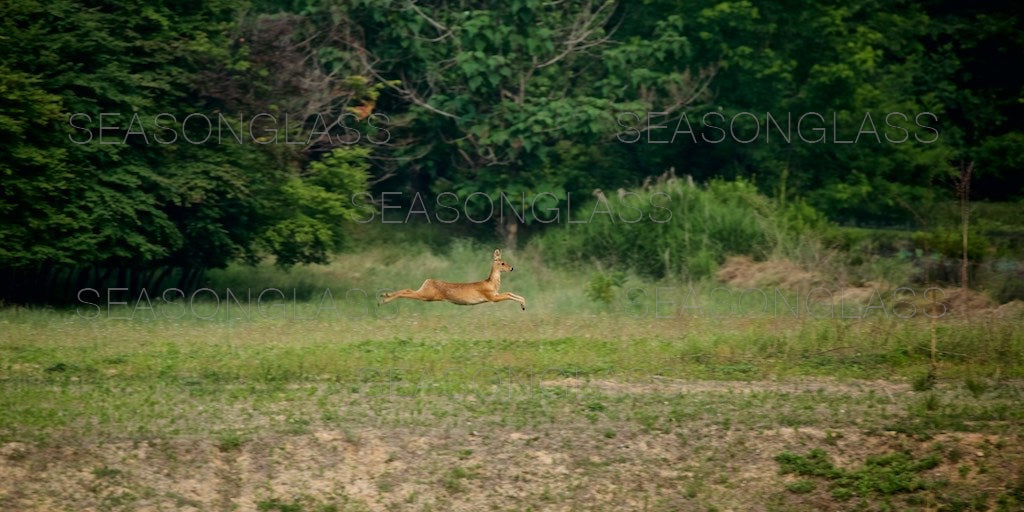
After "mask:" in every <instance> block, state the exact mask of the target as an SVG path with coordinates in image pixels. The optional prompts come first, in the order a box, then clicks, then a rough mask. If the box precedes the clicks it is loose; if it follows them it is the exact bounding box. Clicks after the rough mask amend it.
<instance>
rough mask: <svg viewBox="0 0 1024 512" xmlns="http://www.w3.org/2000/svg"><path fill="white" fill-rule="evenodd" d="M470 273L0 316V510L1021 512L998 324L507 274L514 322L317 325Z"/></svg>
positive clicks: (545, 272)
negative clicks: (716, 300)
mask: <svg viewBox="0 0 1024 512" xmlns="http://www.w3.org/2000/svg"><path fill="white" fill-rule="evenodd" d="M458 250H461V249H458V248H456V251H458ZM474 256H475V252H474V251H472V250H470V248H466V249H465V254H463V255H461V256H460V255H459V254H456V255H455V256H452V257H449V258H440V257H435V258H430V257H423V258H419V261H417V262H411V261H407V260H404V259H402V258H401V257H395V258H393V259H389V258H390V256H388V255H387V254H380V253H375V254H373V255H372V256H366V257H365V258H364V259H360V258H353V259H349V260H343V261H341V262H339V263H336V264H335V265H332V266H330V267H323V268H318V269H308V268H307V269H296V270H295V271H293V272H292V274H290V275H289V276H286V277H287V279H286V278H285V277H281V276H279V275H278V274H277V273H276V272H278V271H276V270H273V269H270V268H267V269H257V270H255V271H253V270H251V269H250V270H246V269H244V268H234V269H229V270H228V271H226V272H223V273H221V274H219V275H214V276H213V278H212V279H214V282H213V283H211V287H212V288H213V289H215V290H216V289H222V287H224V286H230V285H235V286H234V287H235V289H236V290H237V289H242V288H241V287H240V286H241V284H243V283H244V280H243V276H244V273H245V272H252V273H253V274H252V275H250V276H249V277H248V279H249V282H250V283H252V282H260V283H266V284H264V285H263V286H265V287H268V286H280V287H282V288H286V286H285V285H287V284H288V282H287V281H288V280H291V281H292V282H295V280H296V279H298V280H299V281H303V279H305V281H303V282H304V283H305V284H303V287H304V288H303V290H305V291H304V292H303V294H304V295H305V296H307V298H306V300H297V301H296V303H295V304H292V303H291V302H290V300H289V301H285V302H278V303H277V304H278V307H277V308H270V309H267V310H266V312H267V313H266V314H260V312H259V311H257V312H256V313H255V314H250V315H249V316H248V317H246V316H245V314H243V312H242V311H243V310H234V312H230V313H229V312H227V311H226V310H225V308H224V305H223V304H221V305H220V306H219V307H217V306H216V305H215V304H213V303H210V302H209V301H205V302H202V303H199V304H198V305H196V307H195V309H194V310H189V309H187V308H186V309H184V310H181V309H174V308H175V306H164V307H163V308H161V307H158V308H157V310H156V311H155V312H151V311H148V310H140V311H136V317H135V318H134V319H129V320H123V319H115V318H109V317H108V316H107V312H106V311H105V308H103V310H102V311H101V312H100V313H99V314H98V316H97V317H95V318H90V317H91V316H93V315H96V314H97V312H96V311H95V310H94V309H91V308H89V307H82V308H80V309H79V311H78V312H76V311H75V309H73V308H72V309H64V310H53V309H23V308H13V307H7V308H4V309H0V390H2V394H0V474H2V475H4V477H3V478H0V508H2V509H4V510H204V511H205V510H265V511H293V512H294V511H327V510H338V511H342V510H373V511H376V510H417V511H419V510H424V511H425V510H466V511H470V510H473V511H476V510H510V511H511V510H652V511H653V510H666V511H668V510H683V511H689V510H695V511H704V510H720V511H725V510H735V511H748V510H778V511H782V510H950V511H953V510H1006V511H1011V510H1021V509H1022V507H1024V442H1022V441H1024V439H1022V433H1024V432H1022V426H1024V407H1022V403H1024V401H1022V398H1024V379H1022V376H1024V332H1022V330H1021V329H1020V327H1019V326H1020V319H1019V318H1006V317H1001V316H998V315H993V314H977V315H966V314H962V315H948V316H946V317H943V318H940V319H937V320H934V321H932V320H930V319H928V318H926V317H923V316H917V317H915V318H910V319H901V318H897V317H894V316H883V315H875V316H869V317H867V318H865V319H843V318H825V319H822V318H810V317H807V316H801V317H799V318H793V317H791V316H786V315H772V314H761V315H724V316H715V317H702V316H696V315H691V314H686V312H685V311H680V310H679V306H680V304H679V302H681V301H677V303H676V304H675V306H672V305H669V306H666V308H665V309H662V310H652V309H649V308H648V309H642V310H636V309H629V310H619V309H617V308H615V307H609V306H608V305H595V304H593V303H592V301H588V300H587V299H586V298H585V296H584V295H585V294H584V293H583V289H584V288H585V287H586V286H587V279H588V277H587V276H578V275H572V274H565V273H558V272H555V271H553V270H550V269H546V268H544V267H543V266H542V265H540V264H538V263H536V262H533V261H531V259H530V258H529V257H528V255H524V256H522V257H521V258H520V259H519V260H518V261H517V260H513V258H512V257H511V256H510V257H508V259H509V260H511V261H513V262H514V263H515V265H516V271H515V272H514V273H513V274H509V275H507V276H506V277H505V279H504V280H503V287H502V288H503V290H511V291H515V292H517V293H521V294H523V295H526V296H527V298H528V300H529V301H530V302H529V305H528V308H527V310H526V311H525V312H523V311H520V310H519V308H518V306H517V305H516V304H514V303H511V302H508V303H499V304H485V305H480V306H474V307H459V306H454V305H450V304H444V303H431V304H423V303H413V302H405V301H398V302H396V303H394V304H390V305H387V306H384V307H380V308H378V307H376V306H375V305H373V304H372V292H371V293H369V294H368V296H366V297H364V296H362V295H354V296H352V297H355V299H357V300H353V301H351V302H350V303H346V302H345V301H344V300H343V299H341V298H339V297H343V295H342V294H339V293H338V290H350V289H357V288H358V289H360V290H370V289H373V288H374V287H390V288H396V287H405V286H413V287H415V286H417V285H418V282H416V280H417V279H419V280H422V277H423V276H426V275H431V276H433V275H437V276H438V277H447V278H450V279H455V280H458V279H474V278H479V277H480V276H479V274H481V273H482V272H484V270H483V269H481V268H477V267H480V266H481V265H476V266H472V265H469V264H468V259H469V258H471V257H474ZM460 258H465V259H466V260H467V262H461V261H460ZM380 259H385V260H388V261H387V264H386V265H384V266H381V265H373V264H371V262H372V261H379V260H380ZM477 259H479V258H477ZM485 264H486V261H485ZM374 269H378V270H374ZM521 270H523V272H521ZM453 274H454V275H453ZM275 279H280V280H281V281H280V282H277V281H275ZM629 279H633V278H629ZM633 284H635V285H636V286H638V287H653V286H656V285H657V283H644V282H640V281H633ZM371 285H372V286H371ZM318 286H331V287H333V288H334V297H335V298H337V299H338V303H339V305H338V308H337V310H334V309H330V310H327V309H325V308H324V307H323V306H324V304H322V303H321V302H320V301H319V300H318V299H317V296H318V293H315V292H312V291H311V290H316V289H317V287H318ZM664 286H666V287H669V288H671V287H672V286H679V285H671V284H666V285H664ZM310 296H312V297H310ZM364 298H365V299H367V300H361V299H364ZM242 302H244V299H243V301H242ZM282 304H283V305H282ZM318 309H319V310H320V314H317V311H318ZM130 314H131V306H127V307H125V306H119V307H115V308H113V309H112V314H111V316H114V317H118V316H126V315H130ZM179 315H180V316H181V318H179V319H166V318H164V316H179ZM153 316H156V319H155V320H154V319H153ZM200 317H210V318H209V319H202V318H200ZM933 339H934V340H935V346H936V349H937V350H936V352H935V355H936V357H937V361H936V364H937V366H936V369H937V371H936V372H935V373H934V374H933V375H932V376H929V368H930V367H931V364H932V363H931V357H932V340H933ZM933 377H934V378H933Z"/></svg>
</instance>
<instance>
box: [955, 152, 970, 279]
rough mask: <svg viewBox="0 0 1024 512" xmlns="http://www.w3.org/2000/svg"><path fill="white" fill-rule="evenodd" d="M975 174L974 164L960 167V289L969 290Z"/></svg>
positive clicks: (958, 185)
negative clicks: (970, 239) (969, 239)
mask: <svg viewBox="0 0 1024 512" xmlns="http://www.w3.org/2000/svg"><path fill="white" fill-rule="evenodd" d="M973 172H974V162H973V161H972V162H971V163H969V164H967V167H964V166H963V165H961V166H960V182H959V183H957V192H958V193H959V194H958V195H959V196H960V228H961V240H962V241H963V258H962V259H961V260H960V287H961V288H963V289H965V290H966V289H967V288H968V287H969V286H968V285H969V283H968V279H967V278H968V270H969V269H970V261H969V260H968V258H967V232H968V228H969V226H970V219H971V208H970V205H971V203H970V202H971V174H972V173H973Z"/></svg>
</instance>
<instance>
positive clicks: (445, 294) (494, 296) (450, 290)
mask: <svg viewBox="0 0 1024 512" xmlns="http://www.w3.org/2000/svg"><path fill="white" fill-rule="evenodd" d="M511 271H512V265H509V264H508V263H505V261H504V260H502V259H501V249H495V250H494V259H493V261H491V274H490V275H488V276H487V279H484V280H483V281H477V282H475V283H449V282H447V281H440V280H438V279H427V280H426V281H423V284H422V285H421V286H420V289H419V290H412V289H409V288H406V289H404V290H398V291H397V292H391V293H385V294H384V295H382V296H381V303H382V304H387V303H389V302H391V301H393V300H395V299H416V300H423V301H436V300H446V301H448V302H451V303H453V304H459V305H462V306H472V305H474V304H480V303H483V302H501V301H503V300H514V301H516V302H518V303H519V306H520V307H522V308H523V311H526V299H525V298H523V297H522V296H521V295H516V294H514V293H508V292H506V293H498V287H499V286H501V273H502V272H511Z"/></svg>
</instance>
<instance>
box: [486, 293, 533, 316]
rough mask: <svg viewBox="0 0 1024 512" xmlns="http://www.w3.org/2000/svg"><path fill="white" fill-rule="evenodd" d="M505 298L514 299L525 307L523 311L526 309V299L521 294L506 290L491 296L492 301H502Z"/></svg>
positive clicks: (520, 305)
mask: <svg viewBox="0 0 1024 512" xmlns="http://www.w3.org/2000/svg"><path fill="white" fill-rule="evenodd" d="M503 300H514V301H516V302H518V303H519V307H521V308H523V311H526V299H525V298H523V297H522V296H521V295H516V294H514V293H507V292H506V293H499V294H497V295H495V296H494V297H491V302H501V301H503Z"/></svg>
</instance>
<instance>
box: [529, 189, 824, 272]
mask: <svg viewBox="0 0 1024 512" xmlns="http://www.w3.org/2000/svg"><path fill="white" fill-rule="evenodd" d="M576 208H578V210H577V211H574V212H572V213H571V214H572V217H573V218H574V219H577V220H583V221H584V222H582V223H579V224H567V225H566V226H565V228H564V229H563V228H552V229H549V230H548V231H547V232H545V233H543V234H542V235H540V236H539V237H538V238H537V239H535V243H537V244H539V245H540V246H541V249H542V251H543V253H544V255H545V257H546V258H548V259H550V260H552V261H561V262H580V261H583V262H587V261H594V260H597V261H600V262H603V263H605V264H606V265H608V266H611V267H613V268H618V269H621V270H626V269H632V270H634V271H635V272H636V273H637V274H639V275H642V276H646V277H651V278H656V279H660V278H664V277H669V276H671V277H678V278H682V279H700V278H703V277H707V276H710V275H712V274H713V273H714V271H715V270H716V269H717V267H718V265H719V264H720V263H722V262H723V261H724V260H725V258H726V256H730V255H750V256H753V257H754V258H764V257H767V256H768V255H770V254H773V253H775V252H777V251H780V250H781V251H783V252H787V251H788V250H789V249H790V248H792V249H794V250H798V249H799V247H800V246H801V245H802V244H801V237H803V235H804V234H808V233H811V232H812V231H813V229H814V227H816V226H820V225H821V224H822V223H823V222H825V221H824V219H823V217H821V216H820V215H819V214H818V213H817V212H815V211H814V210H813V209H812V208H810V207H809V206H807V205H806V204H805V203H801V202H796V203H792V204H791V205H789V206H788V207H786V208H779V207H778V206H777V205H776V204H775V203H774V202H772V201H771V200H769V199H768V198H767V197H765V196H763V195H761V194H759V193H758V192H757V189H756V188H755V187H754V185H753V184H751V183H749V182H747V181H742V180H738V181H723V180H715V181H712V182H710V183H709V184H708V185H707V186H706V187H694V186H689V185H687V184H686V183H683V182H678V181H674V180H672V181H669V182H668V183H664V184H659V185H657V186H654V187H652V188H651V189H649V190H640V191H632V192H625V193H621V192H620V194H619V195H618V197H612V198H607V199H602V198H598V199H597V200H595V201H593V202H590V203H588V204H585V205H582V206H580V207H576Z"/></svg>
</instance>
